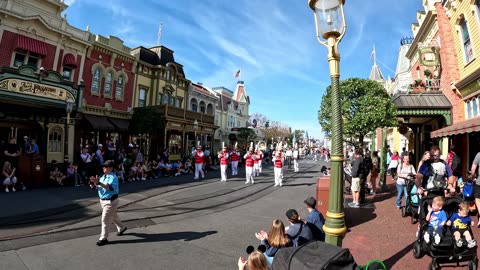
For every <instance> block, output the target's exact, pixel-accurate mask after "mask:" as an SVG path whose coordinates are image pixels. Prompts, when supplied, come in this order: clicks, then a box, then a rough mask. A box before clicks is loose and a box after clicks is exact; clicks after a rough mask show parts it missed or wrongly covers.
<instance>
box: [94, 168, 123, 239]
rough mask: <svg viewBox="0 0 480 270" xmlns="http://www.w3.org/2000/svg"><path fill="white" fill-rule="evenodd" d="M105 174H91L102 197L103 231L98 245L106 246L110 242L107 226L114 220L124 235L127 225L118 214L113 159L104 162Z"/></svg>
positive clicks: (117, 191) (116, 185) (116, 179)
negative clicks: (99, 175)
mask: <svg viewBox="0 0 480 270" xmlns="http://www.w3.org/2000/svg"><path fill="white" fill-rule="evenodd" d="M102 166H103V175H102V176H101V177H100V178H99V177H98V175H97V176H91V177H90V181H91V182H93V184H94V187H96V189H97V190H98V196H99V197H100V206H101V207H102V232H101V233H100V238H99V239H98V241H97V246H104V245H106V244H108V228H107V226H108V225H109V224H110V223H112V222H113V224H115V226H116V227H117V235H119V236H120V235H123V233H125V231H126V230H127V227H126V226H125V225H123V223H122V221H121V220H120V218H119V217H118V215H117V209H118V203H119V200H118V193H119V188H118V178H117V176H116V175H115V173H113V167H114V166H115V162H113V160H107V161H106V162H105V163H103V164H102Z"/></svg>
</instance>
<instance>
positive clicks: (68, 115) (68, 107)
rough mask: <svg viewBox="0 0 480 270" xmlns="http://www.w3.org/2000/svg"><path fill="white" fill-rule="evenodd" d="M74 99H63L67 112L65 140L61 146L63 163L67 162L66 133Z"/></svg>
mask: <svg viewBox="0 0 480 270" xmlns="http://www.w3.org/2000/svg"><path fill="white" fill-rule="evenodd" d="M74 102H75V101H74V100H73V99H71V98H68V99H67V100H66V101H65V104H66V106H65V111H66V112H67V119H65V141H64V146H63V161H64V162H65V163H67V162H68V160H69V158H68V144H69V142H68V135H69V134H68V133H69V127H70V114H71V113H72V111H73V103H74Z"/></svg>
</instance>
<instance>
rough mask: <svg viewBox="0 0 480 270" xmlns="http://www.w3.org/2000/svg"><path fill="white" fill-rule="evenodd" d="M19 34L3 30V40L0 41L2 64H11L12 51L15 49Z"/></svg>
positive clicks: (0, 63) (0, 61) (0, 64)
mask: <svg viewBox="0 0 480 270" xmlns="http://www.w3.org/2000/svg"><path fill="white" fill-rule="evenodd" d="M16 41H17V34H15V33H12V32H9V31H3V35H2V40H1V41H0V48H2V49H1V50H0V66H7V67H8V66H10V61H11V60H12V52H13V51H14V50H15V42H16Z"/></svg>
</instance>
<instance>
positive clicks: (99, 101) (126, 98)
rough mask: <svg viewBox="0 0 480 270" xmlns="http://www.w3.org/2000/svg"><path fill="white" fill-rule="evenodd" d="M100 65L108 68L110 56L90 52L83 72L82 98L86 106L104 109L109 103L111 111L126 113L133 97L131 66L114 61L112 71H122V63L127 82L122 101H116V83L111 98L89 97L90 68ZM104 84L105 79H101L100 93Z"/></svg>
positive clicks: (91, 75)
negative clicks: (83, 86) (100, 56)
mask: <svg viewBox="0 0 480 270" xmlns="http://www.w3.org/2000/svg"><path fill="white" fill-rule="evenodd" d="M99 55H102V59H99V57H98V56H99ZM99 62H100V63H101V64H102V65H103V66H104V67H105V68H108V67H110V56H109V55H107V54H106V53H100V52H98V51H96V50H94V51H92V52H91V54H90V57H87V58H86V59H85V65H84V70H83V80H84V82H85V91H84V97H85V100H86V101H87V103H88V104H91V105H95V106H100V107H104V106H105V103H110V104H111V105H112V109H115V110H121V111H127V110H128V107H130V106H131V104H132V95H133V83H134V74H133V73H132V72H131V71H130V70H131V66H132V64H130V63H127V62H126V61H122V60H120V59H115V61H114V67H113V69H114V70H115V72H117V71H119V70H121V69H122V66H121V63H124V66H123V68H124V70H125V73H126V74H127V77H128V80H127V83H126V84H125V85H124V89H123V91H124V94H123V100H116V99H115V92H116V86H117V84H116V81H115V82H114V83H113V85H112V87H113V89H112V90H113V91H112V98H104V97H103V96H102V95H100V96H96V95H91V92H90V89H91V87H92V79H93V74H92V66H93V65H94V64H96V63H99ZM104 83H105V79H104V78H102V81H101V84H100V92H101V93H103V85H104Z"/></svg>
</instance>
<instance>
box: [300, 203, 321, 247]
mask: <svg viewBox="0 0 480 270" xmlns="http://www.w3.org/2000/svg"><path fill="white" fill-rule="evenodd" d="M303 202H304V203H305V205H306V207H307V211H308V217H307V225H308V227H309V228H310V230H311V231H312V233H313V238H315V239H316V240H319V241H325V232H324V231H323V224H325V218H324V217H323V215H322V213H320V212H319V211H318V210H317V209H316V208H315V207H316V206H317V200H316V199H315V198H314V197H308V198H307V199H305V201H303Z"/></svg>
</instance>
